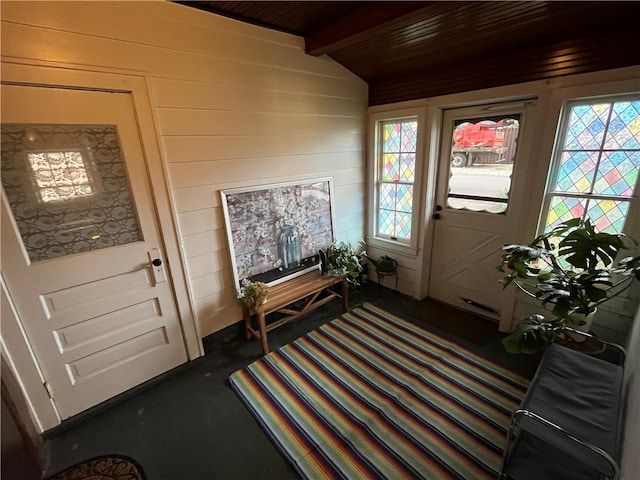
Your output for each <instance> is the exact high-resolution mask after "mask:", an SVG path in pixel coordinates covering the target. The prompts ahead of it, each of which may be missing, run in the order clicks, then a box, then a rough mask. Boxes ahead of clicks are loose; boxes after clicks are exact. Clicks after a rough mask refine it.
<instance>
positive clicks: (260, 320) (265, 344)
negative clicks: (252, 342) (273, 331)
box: [256, 312, 269, 355]
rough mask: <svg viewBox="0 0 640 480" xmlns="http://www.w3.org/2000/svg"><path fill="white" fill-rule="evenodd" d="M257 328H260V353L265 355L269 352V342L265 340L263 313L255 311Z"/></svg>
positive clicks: (265, 324)
mask: <svg viewBox="0 0 640 480" xmlns="http://www.w3.org/2000/svg"><path fill="white" fill-rule="evenodd" d="M256 316H257V317H258V328H259V329H260V341H261V342H262V353H263V354H264V355H266V354H267V353H269V343H268V341H267V322H266V320H265V318H264V313H263V312H260V313H257V314H256Z"/></svg>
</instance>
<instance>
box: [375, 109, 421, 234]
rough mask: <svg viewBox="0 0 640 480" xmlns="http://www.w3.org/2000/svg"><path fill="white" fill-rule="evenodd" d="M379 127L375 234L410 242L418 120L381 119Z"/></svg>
mask: <svg viewBox="0 0 640 480" xmlns="http://www.w3.org/2000/svg"><path fill="white" fill-rule="evenodd" d="M378 129H379V131H378V139H379V142H380V143H379V145H378V150H377V151H378V155H377V158H376V163H377V165H376V167H377V180H378V181H377V212H376V216H377V224H376V225H377V229H376V235H377V236H378V237H383V238H389V239H391V240H398V241H402V242H409V241H410V240H411V225H412V210H413V186H414V181H415V171H416V144H417V135H418V121H417V119H416V118H405V119H401V120H390V121H383V122H380V123H378Z"/></svg>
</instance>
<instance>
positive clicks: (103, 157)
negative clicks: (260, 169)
mask: <svg viewBox="0 0 640 480" xmlns="http://www.w3.org/2000/svg"><path fill="white" fill-rule="evenodd" d="M1 94H2V113H1V115H2V136H1V139H2V186H3V189H2V226H1V228H2V275H3V276H4V278H5V281H6V284H7V288H8V290H9V294H10V296H11V298H12V300H13V303H14V305H15V307H16V310H17V313H18V315H19V317H20V319H21V323H22V326H23V328H24V332H25V335H26V338H27V340H28V342H29V344H30V346H31V348H32V350H33V354H34V356H35V358H36V361H37V363H38V364H39V365H40V368H41V370H42V373H43V376H44V377H45V380H46V382H47V387H48V388H49V390H50V392H51V396H52V398H53V400H54V402H55V405H56V408H57V410H58V412H59V414H60V417H61V418H62V419H65V418H67V417H70V416H72V415H75V414H77V413H79V412H81V411H83V410H86V409H87V408H89V407H92V406H94V405H96V404H98V403H100V402H102V401H104V400H107V399H109V398H111V397H113V396H115V395H117V394H119V393H121V392H124V391H125V390H128V389H130V388H132V387H134V386H136V385H139V384H140V383H142V382H144V381H146V380H149V379H151V378H153V377H155V376H157V375H159V374H161V373H163V372H165V371H167V370H169V369H171V368H173V367H176V366H178V365H180V364H182V363H184V362H186V361H187V354H186V348H185V342H184V338H183V335H182V331H181V327H180V321H179V318H178V314H177V308H176V304H175V303H174V292H173V289H172V285H171V283H170V282H169V281H168V278H169V277H168V273H169V272H168V267H167V265H166V261H165V259H164V255H163V245H162V240H161V235H160V231H159V227H158V224H157V221H156V214H155V209H154V202H153V196H152V193H151V189H150V185H149V181H148V177H147V171H146V164H145V159H144V153H143V150H142V147H141V143H140V137H139V133H138V125H137V122H136V117H135V114H134V110H133V105H132V100H131V97H130V95H129V94H128V93H113V92H104V91H89V90H74V89H62V88H45V87H35V86H22V85H3V86H2V92H1Z"/></svg>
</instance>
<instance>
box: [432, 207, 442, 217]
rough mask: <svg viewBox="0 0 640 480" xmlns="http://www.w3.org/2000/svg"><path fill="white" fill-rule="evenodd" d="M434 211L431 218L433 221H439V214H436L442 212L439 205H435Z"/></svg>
mask: <svg viewBox="0 0 640 480" xmlns="http://www.w3.org/2000/svg"><path fill="white" fill-rule="evenodd" d="M435 211H436V213H434V214H433V216H432V217H431V218H433V219H434V220H440V214H439V213H438V212H440V211H442V207H441V206H440V205H436V208H435Z"/></svg>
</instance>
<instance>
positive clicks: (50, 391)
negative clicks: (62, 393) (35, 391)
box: [44, 382, 53, 400]
mask: <svg viewBox="0 0 640 480" xmlns="http://www.w3.org/2000/svg"><path fill="white" fill-rule="evenodd" d="M44 389H45V390H46V391H47V395H49V398H50V399H51V400H53V389H52V388H51V385H50V384H49V382H44Z"/></svg>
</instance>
